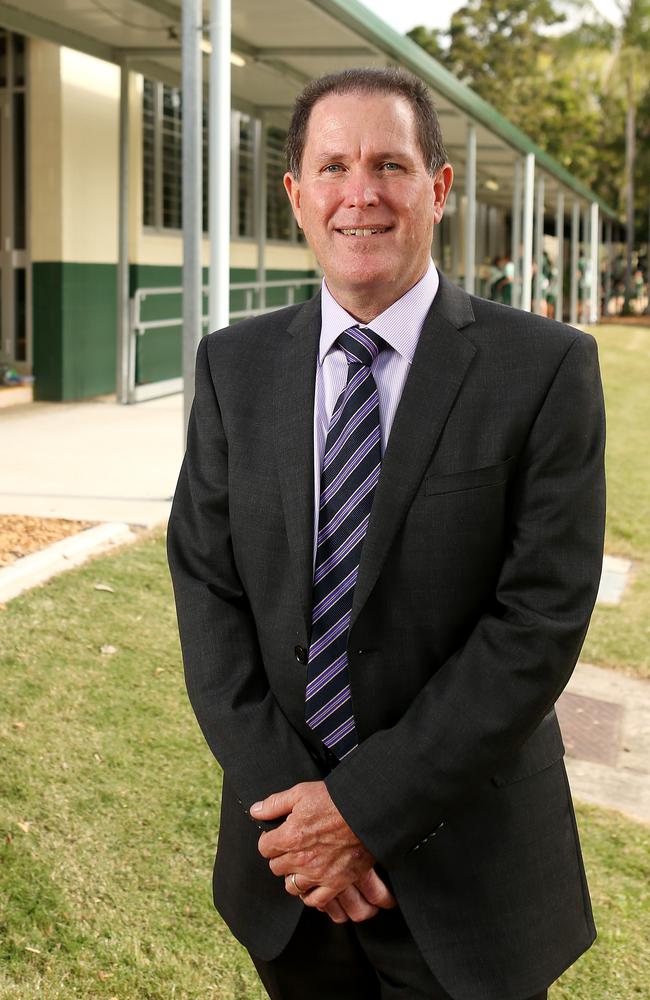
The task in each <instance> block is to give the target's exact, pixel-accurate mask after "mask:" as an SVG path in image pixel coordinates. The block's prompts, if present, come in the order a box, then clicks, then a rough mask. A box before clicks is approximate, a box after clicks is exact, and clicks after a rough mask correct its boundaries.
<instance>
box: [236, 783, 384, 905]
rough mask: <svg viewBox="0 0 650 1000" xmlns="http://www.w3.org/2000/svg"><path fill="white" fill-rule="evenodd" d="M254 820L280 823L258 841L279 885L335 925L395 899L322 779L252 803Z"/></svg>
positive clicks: (261, 852)
mask: <svg viewBox="0 0 650 1000" xmlns="http://www.w3.org/2000/svg"><path fill="white" fill-rule="evenodd" d="M250 812H251V816H252V817H253V818H254V819H261V820H274V819H280V818H281V817H282V816H286V819H285V820H284V822H283V823H281V824H280V826H278V827H277V828H276V829H275V830H272V831H270V832H269V833H263V834H262V836H261V837H260V839H259V842H258V847H259V851H260V854H261V855H262V857H264V858H268V860H269V867H270V868H271V871H272V872H273V874H274V875H278V876H280V877H281V876H284V887H285V889H286V891H287V892H288V893H289V894H290V895H292V896H300V897H301V899H302V901H303V903H304V904H305V906H313V907H316V909H318V910H321V911H322V912H324V913H327V915H328V916H329V917H330V919H331V920H333V921H334V923H336V924H342V923H345V921H346V920H353V921H355V923H358V922H360V921H362V920H368V919H369V918H370V917H374V916H375V914H376V913H377V912H378V911H379V910H380V909H391V908H392V907H393V906H395V905H396V901H395V898H394V896H393V895H392V893H391V892H390V890H389V888H388V886H387V885H386V883H385V882H384V881H383V880H382V879H381V878H380V877H379V875H378V874H377V872H376V871H375V869H374V864H375V859H374V858H373V856H372V854H371V853H370V851H368V850H367V849H366V848H365V847H364V845H363V844H362V843H361V841H360V840H359V838H358V837H357V836H356V835H355V834H354V833H353V831H352V830H351V829H350V827H349V826H348V824H347V823H346V822H345V820H344V819H343V817H342V816H341V813H340V812H339V811H338V809H337V808H336V806H335V805H334V802H333V801H332V799H331V797H330V794H329V792H328V790H327V786H326V785H325V782H323V781H304V782H301V783H300V784H298V785H294V786H293V787H292V788H288V789H286V790H285V791H283V792H276V793H274V794H273V795H269V796H268V798H266V799H264V801H263V802H256V803H255V804H254V805H253V806H251V810H250Z"/></svg>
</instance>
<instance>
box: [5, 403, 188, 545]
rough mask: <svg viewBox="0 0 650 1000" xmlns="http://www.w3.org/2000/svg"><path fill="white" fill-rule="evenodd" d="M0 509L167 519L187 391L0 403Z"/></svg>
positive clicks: (145, 521) (148, 522) (143, 521)
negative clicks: (127, 401)
mask: <svg viewBox="0 0 650 1000" xmlns="http://www.w3.org/2000/svg"><path fill="white" fill-rule="evenodd" d="M0 438H1V439H2V466H3V467H2V472H1V473H0V514H32V515H34V516H37V517H63V518H70V519H72V520H87V521H119V522H126V523H128V524H133V525H143V526H146V527H151V526H152V525H154V524H158V523H160V522H164V521H165V520H166V518H167V516H168V514H169V506H170V501H171V497H172V495H173V492H174V487H175V485H176V479H177V478H178V470H179V468H180V464H181V460H182V457H183V397H182V396H181V395H175V396H166V397H164V398H162V399H154V400H151V401H150V402H147V403H138V404H137V405H136V406H117V405H116V404H115V402H114V400H113V399H112V397H106V398H105V399H99V400H92V401H91V402H84V403H26V404H24V405H18V406H9V407H6V408H3V409H2V410H0Z"/></svg>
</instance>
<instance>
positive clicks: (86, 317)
mask: <svg viewBox="0 0 650 1000" xmlns="http://www.w3.org/2000/svg"><path fill="white" fill-rule="evenodd" d="M32 283H33V284H32V287H33V292H32V308H33V343H34V377H35V384H34V398H35V399H39V400H70V399H84V398H88V397H89V396H99V395H102V394H103V393H107V392H113V391H114V389H115V356H116V355H115V352H116V336H115V331H116V322H117V268H116V267H115V265H113V264H71V263H61V262H57V261H54V262H36V263H34V264H32Z"/></svg>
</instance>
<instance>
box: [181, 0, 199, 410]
mask: <svg viewBox="0 0 650 1000" xmlns="http://www.w3.org/2000/svg"><path fill="white" fill-rule="evenodd" d="M201 21H202V18H201V0H183V20H182V28H183V41H182V58H183V66H182V87H183V393H184V403H183V409H184V417H185V427H186V428H187V423H188V420H189V415H190V409H191V406H192V400H193V398H194V359H195V356H196V349H197V346H198V343H199V340H200V339H201V336H202V332H203V331H202V325H201V315H202V311H203V310H202V295H201V289H202V274H201V239H202V235H203V234H202V229H203V226H202V201H203V187H202V176H201V174H202V171H201V159H202V157H201V138H202V136H201V131H202V126H203V116H202V104H203V92H202V83H201V70H202V67H201V30H202V27H201Z"/></svg>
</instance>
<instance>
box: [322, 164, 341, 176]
mask: <svg viewBox="0 0 650 1000" xmlns="http://www.w3.org/2000/svg"><path fill="white" fill-rule="evenodd" d="M342 169H343V168H342V166H341V164H340V163H328V164H327V166H326V167H325V171H324V172H325V173H326V174H336V173H338V172H339V170H342Z"/></svg>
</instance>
